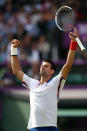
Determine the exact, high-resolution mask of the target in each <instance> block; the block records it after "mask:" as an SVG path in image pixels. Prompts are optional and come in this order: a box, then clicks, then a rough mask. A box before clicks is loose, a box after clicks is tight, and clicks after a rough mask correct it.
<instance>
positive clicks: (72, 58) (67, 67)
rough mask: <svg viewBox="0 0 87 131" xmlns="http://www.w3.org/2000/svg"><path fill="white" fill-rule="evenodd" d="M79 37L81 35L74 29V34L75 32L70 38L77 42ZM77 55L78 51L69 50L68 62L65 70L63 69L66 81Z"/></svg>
mask: <svg viewBox="0 0 87 131" xmlns="http://www.w3.org/2000/svg"><path fill="white" fill-rule="evenodd" d="M78 36H79V34H78V31H77V29H74V33H73V32H70V33H69V37H70V39H71V40H72V41H73V42H75V41H76V40H75V37H78ZM75 53H76V50H69V53H68V56H67V61H66V63H65V65H64V66H63V68H62V69H61V72H62V75H63V77H64V79H66V78H67V76H68V73H69V71H70V69H71V67H72V64H73V62H74V57H75Z"/></svg>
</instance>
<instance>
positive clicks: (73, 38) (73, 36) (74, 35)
mask: <svg viewBox="0 0 87 131" xmlns="http://www.w3.org/2000/svg"><path fill="white" fill-rule="evenodd" d="M69 37H70V39H71V40H72V41H76V37H79V34H78V31H77V29H76V28H74V32H70V33H69Z"/></svg>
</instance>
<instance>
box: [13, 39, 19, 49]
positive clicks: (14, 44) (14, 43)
mask: <svg viewBox="0 0 87 131" xmlns="http://www.w3.org/2000/svg"><path fill="white" fill-rule="evenodd" d="M11 44H12V46H13V47H15V48H17V47H18V46H19V44H20V42H19V40H17V39H13V40H12V41H11Z"/></svg>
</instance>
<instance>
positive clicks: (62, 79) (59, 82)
mask: <svg viewBox="0 0 87 131" xmlns="http://www.w3.org/2000/svg"><path fill="white" fill-rule="evenodd" d="M63 79H64V78H63V76H62V77H61V78H60V81H59V85H58V88H57V96H58V95H59V90H60V85H61V81H62V80H63Z"/></svg>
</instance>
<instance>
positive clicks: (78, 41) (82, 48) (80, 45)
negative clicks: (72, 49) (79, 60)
mask: <svg viewBox="0 0 87 131" xmlns="http://www.w3.org/2000/svg"><path fill="white" fill-rule="evenodd" d="M76 41H77V43H78V45H79V47H80V49H81V51H83V50H84V49H85V48H84V46H83V44H82V42H81V41H80V39H79V38H78V37H76Z"/></svg>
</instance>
